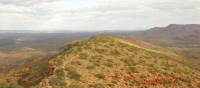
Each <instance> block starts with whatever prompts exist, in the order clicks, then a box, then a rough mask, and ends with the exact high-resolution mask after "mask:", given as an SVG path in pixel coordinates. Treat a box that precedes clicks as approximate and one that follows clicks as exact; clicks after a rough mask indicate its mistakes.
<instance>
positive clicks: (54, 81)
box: [49, 78, 66, 86]
mask: <svg viewBox="0 0 200 88" xmlns="http://www.w3.org/2000/svg"><path fill="white" fill-rule="evenodd" d="M49 82H50V84H51V85H52V86H55V85H56V86H65V85H66V83H65V81H64V80H61V79H57V78H54V79H51V80H50V81H49Z"/></svg>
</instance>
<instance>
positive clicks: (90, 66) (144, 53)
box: [19, 35, 200, 88]
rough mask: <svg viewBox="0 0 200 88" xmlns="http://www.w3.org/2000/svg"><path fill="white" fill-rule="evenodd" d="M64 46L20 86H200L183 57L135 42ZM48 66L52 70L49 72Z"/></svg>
mask: <svg viewBox="0 0 200 88" xmlns="http://www.w3.org/2000/svg"><path fill="white" fill-rule="evenodd" d="M66 47H67V48H66V49H65V50H64V51H63V52H61V53H59V54H58V55H56V56H54V57H51V58H50V59H48V61H47V62H46V63H44V64H40V65H35V67H33V71H32V72H31V73H28V74H26V75H23V77H22V78H21V79H20V80H19V83H20V84H22V85H24V86H26V87H30V86H32V87H31V88H38V87H40V88H46V87H47V88H138V87H144V88H145V87H148V88H155V87H157V88H166V87H175V88H179V87H183V88H191V87H194V88H198V87H200V72H199V71H198V70H195V69H193V68H191V67H189V66H187V65H186V64H184V63H183V61H182V58H183V57H182V56H180V55H178V54H177V53H175V52H172V51H170V50H167V49H163V48H160V47H157V46H153V45H151V44H148V43H144V42H141V41H138V40H129V39H126V38H120V37H114V36H110V35H102V36H95V37H91V38H89V39H84V40H82V41H75V42H72V43H70V44H68V45H67V46H66ZM50 66H53V69H55V71H54V70H53V71H52V70H50V71H51V72H49V67H50ZM51 69H52V68H51ZM49 73H50V74H49ZM33 85H34V86H33Z"/></svg>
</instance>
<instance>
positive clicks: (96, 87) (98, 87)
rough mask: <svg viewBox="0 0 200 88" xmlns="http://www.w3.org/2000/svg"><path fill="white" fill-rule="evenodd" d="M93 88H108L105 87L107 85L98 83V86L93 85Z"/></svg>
mask: <svg viewBox="0 0 200 88" xmlns="http://www.w3.org/2000/svg"><path fill="white" fill-rule="evenodd" d="M92 88H106V87H105V85H103V84H101V83H98V84H94V85H92Z"/></svg>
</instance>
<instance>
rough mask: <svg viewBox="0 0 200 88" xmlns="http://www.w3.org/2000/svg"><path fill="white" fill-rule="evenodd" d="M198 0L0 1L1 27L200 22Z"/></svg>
mask: <svg viewBox="0 0 200 88" xmlns="http://www.w3.org/2000/svg"><path fill="white" fill-rule="evenodd" d="M199 10H200V1H198V0H84V1H83V0H1V1H0V13H1V14H0V30H1V29H2V30H4V29H9V30H21V29H24V30H48V29H49V30H50V29H51V30H58V29H60V30H61V29H62V30H65V29H66V30H67V29H68V30H113V29H135V28H149V27H153V26H164V25H167V24H171V23H177V24H187V23H200V18H199V16H200V11H199Z"/></svg>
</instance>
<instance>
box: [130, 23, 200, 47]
mask: <svg viewBox="0 0 200 88" xmlns="http://www.w3.org/2000/svg"><path fill="white" fill-rule="evenodd" d="M130 36H133V37H135V38H138V39H142V40H144V41H148V42H151V43H153V44H158V45H162V46H172V47H173V46H176V47H177V46H178V47H200V25H199V24H185V25H179V24H170V25H168V26H167V27H154V28H151V29H149V30H146V31H139V32H134V33H132V34H131V35H130Z"/></svg>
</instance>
